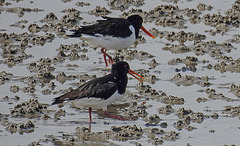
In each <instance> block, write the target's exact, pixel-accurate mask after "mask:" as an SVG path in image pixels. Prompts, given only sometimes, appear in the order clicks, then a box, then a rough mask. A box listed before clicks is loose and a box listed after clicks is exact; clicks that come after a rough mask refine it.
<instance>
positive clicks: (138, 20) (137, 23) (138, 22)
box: [127, 15, 155, 39]
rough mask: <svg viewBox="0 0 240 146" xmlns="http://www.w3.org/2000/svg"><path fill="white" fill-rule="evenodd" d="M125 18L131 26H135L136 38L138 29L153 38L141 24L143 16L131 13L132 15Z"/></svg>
mask: <svg viewBox="0 0 240 146" xmlns="http://www.w3.org/2000/svg"><path fill="white" fill-rule="evenodd" d="M127 20H128V21H130V22H131V23H132V25H133V27H134V28H135V35H136V38H138V34H139V30H140V29H142V30H143V31H144V32H145V33H146V34H148V35H149V36H150V37H152V38H153V39H155V37H154V36H153V35H152V34H151V33H150V32H148V31H147V30H146V29H145V28H144V27H143V26H142V23H143V18H142V17H141V16H139V15H132V16H129V17H128V18H127Z"/></svg>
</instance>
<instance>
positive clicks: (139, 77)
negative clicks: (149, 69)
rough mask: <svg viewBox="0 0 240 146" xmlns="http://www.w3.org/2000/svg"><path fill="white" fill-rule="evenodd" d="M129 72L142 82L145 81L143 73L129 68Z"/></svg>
mask: <svg viewBox="0 0 240 146" xmlns="http://www.w3.org/2000/svg"><path fill="white" fill-rule="evenodd" d="M128 73H129V74H130V75H132V76H133V77H134V78H136V79H138V80H139V81H140V82H143V80H144V77H142V76H141V75H139V74H138V73H136V72H134V71H132V70H131V69H129V70H128Z"/></svg>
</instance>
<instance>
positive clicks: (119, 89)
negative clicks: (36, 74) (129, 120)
mask: <svg viewBox="0 0 240 146" xmlns="http://www.w3.org/2000/svg"><path fill="white" fill-rule="evenodd" d="M127 73H129V74H131V75H132V76H133V77H135V78H136V79H138V80H139V81H140V82H142V81H143V79H144V78H143V77H142V76H140V75H139V74H137V73H135V72H134V71H132V70H131V69H130V67H129V64H128V63H127V62H125V61H119V62H117V63H115V64H113V65H112V70H111V73H110V74H108V75H106V76H103V77H100V78H96V79H93V80H90V81H88V82H86V83H84V84H82V85H81V86H80V87H78V88H77V89H75V90H72V91H70V92H68V93H66V94H64V95H62V96H60V97H57V98H54V102H53V103H52V105H54V104H58V103H63V102H64V101H73V104H74V105H75V106H77V107H81V108H88V109H89V122H90V123H91V122H92V118H91V111H92V108H97V109H101V108H102V109H103V111H104V114H106V115H108V116H110V117H113V118H117V119H120V120H126V119H125V118H123V117H121V116H117V115H113V114H110V113H108V112H107V106H108V105H110V104H112V103H114V102H115V101H117V100H119V99H121V96H122V95H123V94H124V93H125V91H126V87H127V83H128V77H127Z"/></svg>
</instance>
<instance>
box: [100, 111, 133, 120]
mask: <svg viewBox="0 0 240 146" xmlns="http://www.w3.org/2000/svg"><path fill="white" fill-rule="evenodd" d="M104 114H105V115H108V116H109V117H112V118H115V119H118V120H122V121H127V120H129V119H128V118H124V117H122V116H118V115H114V114H111V113H109V112H107V111H104Z"/></svg>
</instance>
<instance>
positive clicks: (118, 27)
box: [69, 15, 143, 38]
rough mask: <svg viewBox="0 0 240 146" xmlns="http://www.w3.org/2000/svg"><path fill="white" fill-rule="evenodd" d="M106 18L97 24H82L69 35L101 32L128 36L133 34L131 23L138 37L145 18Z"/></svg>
mask: <svg viewBox="0 0 240 146" xmlns="http://www.w3.org/2000/svg"><path fill="white" fill-rule="evenodd" d="M103 18H104V19H105V20H97V23H96V24H93V25H88V26H82V27H81V28H80V29H78V30H71V31H74V33H73V34H72V35H69V37H80V36H81V34H87V35H92V36H97V35H96V34H101V35H103V36H105V35H108V36H113V37H128V36H130V35H131V34H132V32H131V30H130V29H129V26H130V25H133V27H134V28H135V35H136V38H137V37H138V34H139V29H140V28H141V26H142V22H143V19H142V17H141V16H139V15H132V16H129V17H128V18H127V19H123V18H111V17H103Z"/></svg>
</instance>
